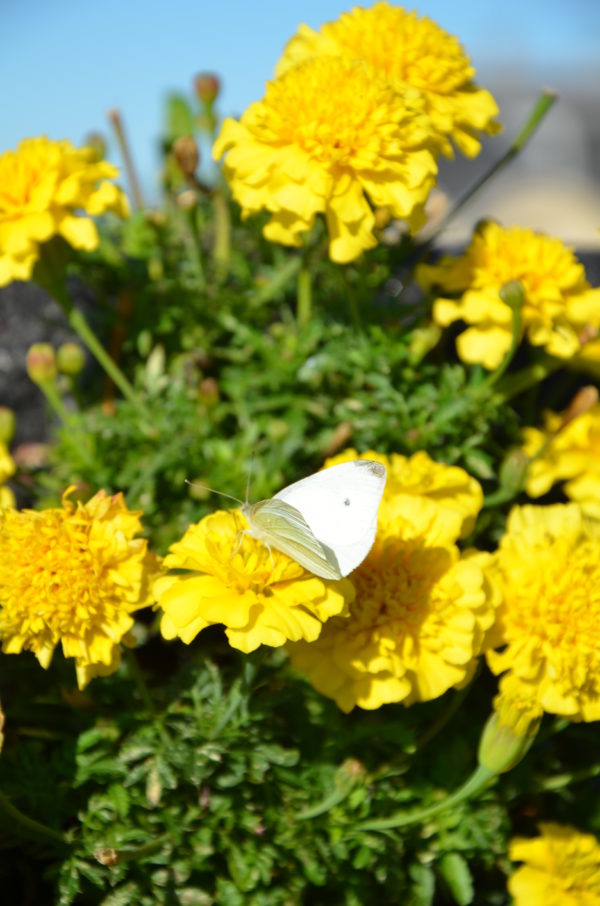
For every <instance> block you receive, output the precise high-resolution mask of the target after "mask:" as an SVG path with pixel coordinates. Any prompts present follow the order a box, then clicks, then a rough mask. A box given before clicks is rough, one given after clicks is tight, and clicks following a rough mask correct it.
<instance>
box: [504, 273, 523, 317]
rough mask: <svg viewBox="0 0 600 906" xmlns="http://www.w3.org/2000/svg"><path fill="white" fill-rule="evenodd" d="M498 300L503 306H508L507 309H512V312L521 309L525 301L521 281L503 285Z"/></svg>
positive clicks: (512, 281)
mask: <svg viewBox="0 0 600 906" xmlns="http://www.w3.org/2000/svg"><path fill="white" fill-rule="evenodd" d="M500 298H501V299H502V301H503V302H504V304H505V305H508V307H509V308H512V309H513V311H514V310H515V309H516V308H521V306H522V305H523V301H524V299H525V292H524V290H523V284H522V283H521V281H520V280H509V281H508V283H505V284H504V286H503V287H502V289H501V290H500Z"/></svg>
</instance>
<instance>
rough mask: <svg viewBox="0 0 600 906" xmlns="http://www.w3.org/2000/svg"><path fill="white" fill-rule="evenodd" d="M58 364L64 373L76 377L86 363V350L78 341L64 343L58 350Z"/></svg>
mask: <svg viewBox="0 0 600 906" xmlns="http://www.w3.org/2000/svg"><path fill="white" fill-rule="evenodd" d="M56 364H57V366H58V370H59V371H60V372H61V373H62V374H69V375H71V377H75V376H76V375H78V374H79V373H80V372H81V371H82V370H83V366H84V365H85V352H84V351H83V349H82V348H81V346H80V345H79V344H78V343H63V344H62V345H61V346H59V347H58V349H57V351H56Z"/></svg>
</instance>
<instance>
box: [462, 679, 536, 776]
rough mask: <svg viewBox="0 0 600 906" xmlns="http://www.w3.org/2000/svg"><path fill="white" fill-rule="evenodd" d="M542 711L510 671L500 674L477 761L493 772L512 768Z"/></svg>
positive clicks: (528, 744)
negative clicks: (501, 675)
mask: <svg viewBox="0 0 600 906" xmlns="http://www.w3.org/2000/svg"><path fill="white" fill-rule="evenodd" d="M542 714H543V710H542V708H541V707H540V705H539V704H538V703H537V701H536V700H535V699H534V698H532V697H529V696H527V695H526V694H525V691H524V689H523V688H522V687H521V685H520V683H519V681H518V680H515V678H514V677H512V676H511V675H510V674H507V675H506V676H505V677H503V679H502V681H501V683H500V692H499V694H498V695H497V696H496V698H495V699H494V711H493V713H492V715H491V717H490V718H489V719H488V721H487V723H486V725H485V727H484V728H483V733H482V734H481V739H480V740H479V750H478V753H477V757H478V760H479V764H480V765H483V767H484V768H487V769H488V770H489V771H493V772H494V774H503V773H505V771H510V770H511V768H514V767H515V765H517V764H518V763H519V762H520V761H521V759H522V758H524V756H525V755H526V754H527V752H528V751H529V749H530V748H531V746H532V744H533V741H534V739H535V737H536V735H537V732H538V730H539V727H540V721H541V719H542Z"/></svg>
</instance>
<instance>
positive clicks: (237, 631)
mask: <svg viewBox="0 0 600 906" xmlns="http://www.w3.org/2000/svg"><path fill="white" fill-rule="evenodd" d="M247 528H248V525H247V522H246V520H245V519H244V517H243V516H242V515H241V513H240V512H239V511H237V510H234V511H230V512H216V513H213V514H211V515H210V516H206V517H205V518H204V519H202V520H200V522H198V523H197V524H196V525H192V526H190V528H189V529H188V530H187V532H186V533H185V535H184V536H183V538H182V539H181V541H178V542H176V543H175V544H173V545H172V546H171V548H170V553H169V554H168V555H167V557H166V558H165V560H164V565H165V567H167V568H168V569H176V570H178V571H179V570H185V571H186V573H185V574H183V575H170V576H169V575H167V576H164V577H162V578H160V579H158V580H157V581H156V582H155V584H154V595H155V598H156V601H157V603H158V605H159V607H160V608H161V610H162V611H163V616H162V621H161V633H162V635H163V636H164V638H166V639H173V638H176V637H178V638H180V639H182V640H183V641H184V642H185V643H186V644H189V643H190V642H191V641H192V639H194V638H195V637H196V636H197V635H198V633H199V632H201V631H202V630H203V629H206V627H207V626H211V625H214V624H216V623H221V624H223V625H224V626H225V633H226V635H227V638H228V639H229V642H230V644H231V645H232V646H233V647H234V648H239V649H240V650H241V651H244V652H246V653H247V652H249V651H254V649H255V648H258V646H259V645H271V646H273V647H278V646H281V645H283V644H284V643H285V642H286V641H288V640H289V639H292V640H294V641H295V640H297V639H306V640H307V641H313V640H314V639H316V638H317V637H318V635H319V633H320V632H321V629H322V625H323V623H324V622H325V621H326V620H328V619H329V618H330V617H332V616H333V615H335V614H341V613H344V612H345V610H346V608H347V604H348V602H349V601H350V600H351V599H352V597H353V594H354V592H353V589H352V585H351V584H350V582H348V581H347V580H345V579H342V580H341V581H339V582H329V581H326V580H324V579H319V578H318V577H317V576H313V575H312V573H309V572H307V571H306V570H305V569H304V568H303V567H301V566H300V565H299V564H298V563H296V562H295V561H294V560H290V558H289V557H287V556H286V555H285V554H282V553H280V552H279V551H277V550H274V549H273V550H271V551H270V552H269V550H268V549H267V547H265V545H263V544H262V543H261V542H260V541H256V540H255V539H254V538H252V537H251V536H250V535H247V534H245V535H241V533H242V532H243V531H245V530H247Z"/></svg>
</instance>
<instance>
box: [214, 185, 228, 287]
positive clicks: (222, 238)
mask: <svg viewBox="0 0 600 906" xmlns="http://www.w3.org/2000/svg"><path fill="white" fill-rule="evenodd" d="M212 203H213V212H214V218H215V239H214V246H213V258H214V262H215V271H216V273H217V278H218V279H219V280H224V279H225V277H226V276H227V273H228V271H229V259H230V257H231V212H230V210H229V204H228V203H227V198H226V196H225V194H224V192H222V191H221V190H220V189H216V190H215V191H214V193H213V196H212Z"/></svg>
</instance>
